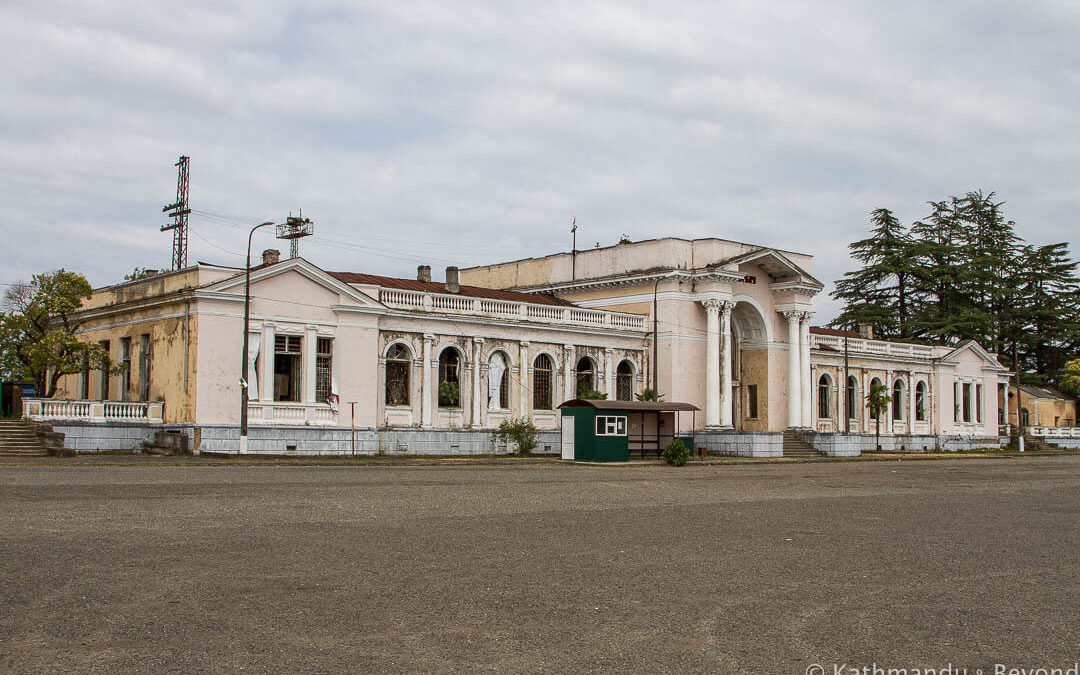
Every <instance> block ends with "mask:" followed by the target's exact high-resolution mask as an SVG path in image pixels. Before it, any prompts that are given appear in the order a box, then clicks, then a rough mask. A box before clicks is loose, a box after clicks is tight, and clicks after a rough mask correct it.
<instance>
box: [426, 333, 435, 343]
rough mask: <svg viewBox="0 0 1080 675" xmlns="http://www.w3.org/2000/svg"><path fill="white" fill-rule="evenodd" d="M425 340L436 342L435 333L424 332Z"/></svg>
mask: <svg viewBox="0 0 1080 675" xmlns="http://www.w3.org/2000/svg"><path fill="white" fill-rule="evenodd" d="M424 342H435V334H434V333H424Z"/></svg>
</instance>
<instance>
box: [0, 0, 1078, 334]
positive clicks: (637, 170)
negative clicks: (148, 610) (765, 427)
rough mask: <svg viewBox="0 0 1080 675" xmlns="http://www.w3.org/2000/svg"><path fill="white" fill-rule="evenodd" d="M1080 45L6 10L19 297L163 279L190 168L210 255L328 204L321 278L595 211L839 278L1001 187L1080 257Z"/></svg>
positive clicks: (1059, 16)
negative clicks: (770, 250) (173, 211)
mask: <svg viewBox="0 0 1080 675" xmlns="http://www.w3.org/2000/svg"><path fill="white" fill-rule="evenodd" d="M1078 38H1080V5H1078V4H1077V3H1076V2H1073V1H1069V2H1065V1H1061V2H1055V1H1042V2H1040V1H1038V0H1033V1H1028V2H1023V3H1020V2H1004V1H994V0H982V1H980V2H975V1H973V0H971V1H969V0H960V1H955V2H940V1H934V2H923V1H921V0H914V1H911V0H909V1H907V2H865V1H864V2H855V1H854V0H851V1H848V2H829V1H828V0H823V1H820V2H783V1H781V2H772V3H766V2H741V1H740V2H719V1H715V0H714V1H712V2H690V1H687V2H665V3H660V2H593V1H591V0H575V1H574V2H564V1H562V0H553V1H550V2H535V1H530V2H522V1H517V0H499V1H497V2H496V1H490V2H481V1H476V0H454V1H453V2H445V1H444V2H436V1H434V0H432V1H417V2H414V1H411V0H393V1H385V2H303V3H301V2H287V1H273V0H264V1H260V2H255V1H254V0H241V1H239V2H232V3H225V2H217V1H215V2H204V1H202V0H186V1H185V2H183V3H177V2H169V3H157V2H149V1H145V0H144V1H142V2H108V1H85V0H83V1H71V2H52V1H50V0H33V1H32V2H21V1H19V0H6V1H5V2H3V3H2V4H0V40H2V43H3V45H4V48H3V52H4V58H3V59H2V61H0V92H2V93H0V205H2V206H0V228H2V231H3V235H4V243H3V244H2V245H0V264H2V275H0V282H4V283H10V282H12V281H14V280H17V279H21V278H26V277H28V276H29V275H30V274H32V273H34V272H38V271H44V270H49V269H54V268H57V267H66V268H68V269H75V270H78V271H81V272H83V273H84V274H86V275H87V276H88V277H89V278H90V280H91V282H93V283H94V284H95V285H105V284H108V283H113V282H116V281H119V280H120V279H121V278H122V276H123V275H124V274H125V273H127V272H129V271H130V270H131V269H132V268H133V267H135V266H141V267H152V268H155V267H156V268H161V267H168V265H169V262H170V254H171V241H172V240H171V235H170V234H168V233H162V232H160V231H159V227H160V225H161V224H162V223H163V222H165V221H164V218H163V217H162V215H161V206H162V205H163V204H165V203H168V202H170V201H172V200H173V198H174V196H175V190H176V169H175V168H174V166H173V164H174V163H175V162H176V158H177V157H178V156H179V155H181V154H185V155H189V156H191V158H192V159H191V206H192V208H193V209H195V213H194V214H193V215H192V219H191V236H190V254H189V259H190V261H191V262H194V261H195V260H205V261H210V262H217V263H225V264H234V265H235V264H241V265H242V263H243V256H242V254H243V249H244V246H245V236H246V229H247V228H246V226H245V225H244V224H245V223H246V224H254V223H258V222H261V221H263V220H268V219H269V220H280V219H282V218H284V217H285V216H286V215H288V213H289V212H290V211H292V212H296V211H297V210H298V209H303V213H304V215H305V216H309V217H311V218H312V219H313V220H314V221H315V223H316V228H317V234H316V236H315V237H313V238H311V239H308V240H306V241H305V242H304V243H303V245H302V253H303V255H304V256H305V257H306V258H309V259H310V260H312V261H313V262H315V263H316V264H319V265H320V266H322V267H324V268H327V269H335V270H351V271H365V272H372V273H381V274H391V275H398V276H411V275H413V274H414V273H415V266H416V265H417V264H418V263H422V262H423V263H428V264H431V265H432V266H433V267H434V268H435V269H437V270H438V269H439V268H441V267H443V266H445V265H449V264H457V265H459V266H468V265H475V264H482V263H485V262H495V261H500V260H506V259H512V258H519V257H525V256H529V255H542V254H546V253H551V252H556V251H561V250H567V249H568V248H569V245H570V235H569V225H570V221H571V219H572V218H573V217H575V216H576V217H577V222H578V225H579V228H580V229H579V233H578V235H579V236H578V244H579V246H581V247H589V246H593V245H594V244H595V243H597V242H599V243H600V244H604V245H607V244H612V243H615V241H617V240H618V238H619V236H620V234H624V233H625V234H627V235H629V236H630V237H631V238H632V239H634V240H637V239H644V238H651V237H659V236H680V237H702V236H717V237H724V238H730V239H736V240H740V241H747V242H752V243H758V244H763V245H771V246H777V247H782V248H786V249H792V250H798V251H804V252H808V253H812V254H814V255H815V256H816V262H815V268H814V272H815V273H816V275H817V276H818V277H819V278H821V279H822V280H823V281H825V282H826V283H829V284H830V286H831V283H830V282H832V281H833V280H834V279H836V278H838V277H839V276H840V275H841V274H842V273H843V272H844V271H846V270H848V269H851V267H852V265H851V262H850V261H849V260H848V257H847V250H846V246H847V243H848V242H849V241H851V240H853V239H855V238H857V237H860V236H861V235H862V234H863V233H864V232H865V230H866V227H867V217H868V214H869V212H870V211H871V210H872V209H874V208H876V207H879V206H885V207H888V208H892V209H893V210H894V211H896V212H897V214H898V215H899V217H900V218H901V220H903V221H905V222H911V221H913V220H915V219H918V218H920V217H922V216H923V215H925V213H926V206H925V203H926V201H927V200H930V199H941V198H944V197H946V196H948V195H950V194H962V193H964V192H966V191H968V190H971V189H976V188H979V189H983V190H986V191H996V192H997V193H998V196H999V197H1000V198H1001V199H1002V200H1004V201H1006V202H1007V205H1006V208H1005V212H1006V214H1007V215H1008V217H1010V218H1012V219H1014V220H1016V221H1017V223H1018V230H1019V233H1020V234H1021V235H1022V236H1023V237H1025V238H1026V239H1027V240H1029V241H1031V242H1032V243H1047V242H1050V241H1069V242H1070V244H1071V247H1072V249H1073V251H1074V252H1075V251H1076V250H1077V249H1078V247H1080V235H1078V234H1077V233H1078V232H1080V227H1078V226H1077V223H1076V218H1075V216H1074V214H1075V212H1076V211H1077V209H1076V201H1077V199H1080V192H1078V191H1077V189H1076V188H1077V179H1078V177H1080V170H1078V169H1080V142H1078V136H1077V133H1078V130H1080V94H1078V92H1080V48H1078V47H1077V44H1078V43H1080V41H1078ZM281 243H284V242H281ZM275 245H277V243H276V242H275V240H274V239H273V238H272V236H271V235H270V234H266V235H257V238H256V242H255V246H254V248H255V250H261V249H263V248H267V247H270V246H275ZM285 248H286V249H287V246H286V247H285ZM439 275H440V273H438V272H437V273H436V276H439ZM819 310H820V315H819V319H820V320H823V321H824V320H827V319H828V318H830V316H831V315H832V314H834V313H835V307H834V306H833V304H832V303H831V302H829V301H828V300H827V299H824V298H822V299H821V302H819Z"/></svg>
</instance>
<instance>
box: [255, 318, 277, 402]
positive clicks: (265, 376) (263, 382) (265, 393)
mask: <svg viewBox="0 0 1080 675" xmlns="http://www.w3.org/2000/svg"><path fill="white" fill-rule="evenodd" d="M274 349H275V338H274V324H272V323H266V324H263V349H262V355H261V356H262V372H261V373H259V400H261V401H273V400H274Z"/></svg>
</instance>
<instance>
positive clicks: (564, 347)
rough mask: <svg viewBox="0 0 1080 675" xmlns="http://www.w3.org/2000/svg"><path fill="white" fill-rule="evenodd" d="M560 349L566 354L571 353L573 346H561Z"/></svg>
mask: <svg viewBox="0 0 1080 675" xmlns="http://www.w3.org/2000/svg"><path fill="white" fill-rule="evenodd" d="M562 348H563V349H564V350H566V351H567V352H572V351H574V345H563V346H562Z"/></svg>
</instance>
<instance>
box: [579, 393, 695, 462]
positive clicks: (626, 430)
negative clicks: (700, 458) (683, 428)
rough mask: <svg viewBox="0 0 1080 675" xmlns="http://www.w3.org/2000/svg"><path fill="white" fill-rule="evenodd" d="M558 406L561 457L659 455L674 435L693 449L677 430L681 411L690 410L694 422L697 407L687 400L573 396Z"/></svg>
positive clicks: (594, 458) (585, 459)
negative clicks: (622, 399)
mask: <svg viewBox="0 0 1080 675" xmlns="http://www.w3.org/2000/svg"><path fill="white" fill-rule="evenodd" d="M559 409H560V410H562V458H563V459H572V460H576V461H579V462H625V461H627V460H628V459H630V455H631V453H633V452H634V451H637V452H639V453H640V456H641V457H644V456H645V455H646V454H651V453H653V452H655V453H656V455H657V456H659V455H660V453H662V452H663V450H664V448H665V447H667V445H668V443H670V442H671V441H672V440H673V439H675V438H678V439H679V440H681V441H682V442H683V444H685V445H686V447H687V448H689V449H690V450H691V451H693V448H694V439H693V436H692V434H691V433H690V432H685V434H684V435H680V432H679V415H680V414H685V413H690V414H692V415H693V416H694V417H695V420H694V421H695V422H696V417H697V412H698V410H699V408H698V407H697V406H694V405H692V404H690V403H675V402H671V403H668V402H664V401H607V400H601V401H594V400H588V399H573V400H571V401H567V402H566V403H563V404H562V405H560V406H559ZM694 426H696V424H693V425H691V428H693V427H694Z"/></svg>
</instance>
